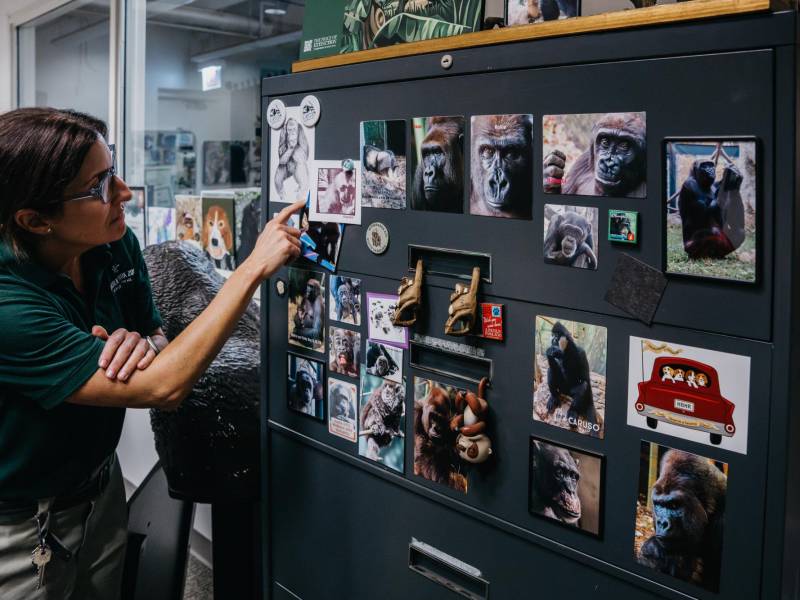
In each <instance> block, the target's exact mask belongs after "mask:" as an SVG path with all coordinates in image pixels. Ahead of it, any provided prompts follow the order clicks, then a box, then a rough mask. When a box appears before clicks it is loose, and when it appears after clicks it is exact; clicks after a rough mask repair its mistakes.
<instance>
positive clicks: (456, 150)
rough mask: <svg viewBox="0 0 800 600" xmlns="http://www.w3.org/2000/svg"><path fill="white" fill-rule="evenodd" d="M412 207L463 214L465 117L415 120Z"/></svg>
mask: <svg viewBox="0 0 800 600" xmlns="http://www.w3.org/2000/svg"><path fill="white" fill-rule="evenodd" d="M413 133H414V140H413V141H414V151H413V152H412V162H413V165H412V167H413V170H414V184H413V185H412V187H411V208H413V209H416V210H435V211H441V212H452V213H460V212H462V211H463V204H464V117H421V118H415V119H414V120H413Z"/></svg>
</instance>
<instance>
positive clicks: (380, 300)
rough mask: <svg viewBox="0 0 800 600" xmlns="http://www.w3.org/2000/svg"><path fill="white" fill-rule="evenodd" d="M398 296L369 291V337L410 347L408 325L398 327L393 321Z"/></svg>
mask: <svg viewBox="0 0 800 600" xmlns="http://www.w3.org/2000/svg"><path fill="white" fill-rule="evenodd" d="M397 302H398V296H394V295H392V294H378V293H375V292H368V293H367V321H368V324H369V339H371V340H375V341H379V342H384V343H386V344H391V345H392V346H398V347H400V348H408V327H398V326H396V325H395V324H394V323H393V322H392V319H394V313H395V311H396V310H397Z"/></svg>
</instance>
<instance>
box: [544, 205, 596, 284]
mask: <svg viewBox="0 0 800 600" xmlns="http://www.w3.org/2000/svg"><path fill="white" fill-rule="evenodd" d="M598 219H599V211H598V209H597V208H594V207H592V206H562V205H559V204H545V205H544V246H543V249H542V253H543V256H544V262H545V263H547V264H549V265H561V266H563V267H577V268H579V269H593V270H597V266H598V259H597V256H598V250H599V248H598V243H597V240H598V239H599V237H598Z"/></svg>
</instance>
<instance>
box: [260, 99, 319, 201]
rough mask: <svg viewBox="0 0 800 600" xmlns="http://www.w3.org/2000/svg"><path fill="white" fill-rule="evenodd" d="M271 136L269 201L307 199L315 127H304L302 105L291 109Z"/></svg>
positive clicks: (271, 131) (287, 110)
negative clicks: (281, 124)
mask: <svg viewBox="0 0 800 600" xmlns="http://www.w3.org/2000/svg"><path fill="white" fill-rule="evenodd" d="M269 136H270V137H269V165H270V166H269V169H270V177H269V201H270V202H283V203H287V204H289V203H292V202H297V201H298V200H305V199H306V196H307V195H308V191H309V190H310V189H311V185H310V184H311V180H312V179H311V175H312V173H311V161H313V160H314V144H315V130H314V128H313V127H306V126H305V125H303V119H302V114H301V111H300V107H299V106H290V107H288V108H287V109H286V121H284V123H283V126H282V127H281V128H280V129H277V130H273V129H270V130H269Z"/></svg>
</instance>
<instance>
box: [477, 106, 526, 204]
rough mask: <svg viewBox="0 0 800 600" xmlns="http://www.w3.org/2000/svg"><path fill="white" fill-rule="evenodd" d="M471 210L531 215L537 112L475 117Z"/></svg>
mask: <svg viewBox="0 0 800 600" xmlns="http://www.w3.org/2000/svg"><path fill="white" fill-rule="evenodd" d="M471 140H472V143H471V151H470V161H471V162H470V164H471V174H470V177H471V179H472V181H471V184H472V185H471V191H470V197H469V213H470V214H471V215H483V216H487V217H506V218H512V219H530V218H531V216H532V211H533V116H532V115H483V116H475V117H472V119H471Z"/></svg>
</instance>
